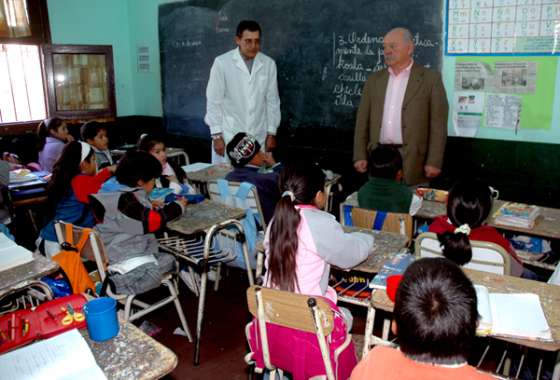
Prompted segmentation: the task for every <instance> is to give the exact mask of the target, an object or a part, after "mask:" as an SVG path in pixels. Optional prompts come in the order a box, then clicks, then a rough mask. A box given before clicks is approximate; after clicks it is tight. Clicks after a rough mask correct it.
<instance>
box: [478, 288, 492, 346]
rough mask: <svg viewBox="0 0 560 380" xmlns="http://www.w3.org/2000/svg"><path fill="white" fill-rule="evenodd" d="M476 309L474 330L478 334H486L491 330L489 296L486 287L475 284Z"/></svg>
mask: <svg viewBox="0 0 560 380" xmlns="http://www.w3.org/2000/svg"><path fill="white" fill-rule="evenodd" d="M474 290H475V291H476V299H477V306H476V307H477V311H478V327H477V328H476V332H477V334H479V335H488V334H490V332H491V331H492V313H491V311H490V298H489V294H488V288H486V286H482V285H475V286H474Z"/></svg>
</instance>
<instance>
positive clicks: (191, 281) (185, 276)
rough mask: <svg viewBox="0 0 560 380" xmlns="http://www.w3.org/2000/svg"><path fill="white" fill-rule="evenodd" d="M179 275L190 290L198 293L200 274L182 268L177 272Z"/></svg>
mask: <svg viewBox="0 0 560 380" xmlns="http://www.w3.org/2000/svg"><path fill="white" fill-rule="evenodd" d="M179 277H180V278H181V280H183V282H184V283H185V285H186V286H187V288H189V290H190V291H191V292H193V293H194V294H196V295H198V285H199V284H200V275H199V274H198V273H194V272H190V271H188V270H182V271H180V272H179Z"/></svg>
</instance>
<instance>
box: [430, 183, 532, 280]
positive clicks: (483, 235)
mask: <svg viewBox="0 0 560 380" xmlns="http://www.w3.org/2000/svg"><path fill="white" fill-rule="evenodd" d="M492 199H493V198H492V191H491V190H490V188H489V187H488V185H486V184H484V183H482V182H480V181H459V182H457V183H456V184H455V185H454V186H453V187H452V188H451V190H450V191H449V195H448V197H447V215H442V216H438V217H437V218H435V219H434V221H433V222H432V224H431V225H430V227H429V231H430V232H435V233H436V234H438V239H439V241H440V242H441V244H442V246H443V255H444V256H445V257H447V258H448V259H450V260H452V261H454V262H455V263H457V264H458V265H463V264H466V263H468V262H469V261H470V260H471V258H472V250H471V244H470V242H469V239H471V240H480V241H487V242H491V243H495V244H498V245H499V246H501V247H503V248H504V249H505V250H506V252H508V253H509V254H510V255H511V260H510V262H511V275H512V276H521V275H522V273H523V272H524V268H523V265H522V264H521V260H520V259H519V258H518V257H517V254H516V253H515V250H514V249H513V247H512V246H511V244H510V243H509V241H507V239H506V238H504V237H503V236H502V235H501V234H500V233H499V232H498V231H497V230H496V229H495V228H494V227H491V226H487V225H485V224H484V223H485V221H486V218H488V215H489V214H490V211H491V210H492ZM526 275H527V276H531V275H532V272H531V271H529V270H527V273H526Z"/></svg>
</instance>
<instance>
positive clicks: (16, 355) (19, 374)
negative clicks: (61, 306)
mask: <svg viewBox="0 0 560 380" xmlns="http://www.w3.org/2000/svg"><path fill="white" fill-rule="evenodd" d="M0 369H1V372H2V378H5V379H10V380H28V379H29V380H31V379H57V380H76V379H79V380H96V379H107V377H106V376H105V374H104V373H103V371H102V370H101V368H99V366H98V365H97V363H96V362H95V358H94V357H93V354H92V353H91V350H90V349H89V346H88V344H87V343H86V341H85V339H84V338H83V337H82V336H81V335H80V333H79V332H78V330H76V329H74V330H70V331H68V332H65V333H63V334H60V335H57V336H55V337H53V338H50V339H46V340H43V341H40V342H37V343H33V344H31V345H29V346H25V347H23V348H20V349H18V350H15V351H11V352H8V353H7V354H4V355H2V356H0Z"/></svg>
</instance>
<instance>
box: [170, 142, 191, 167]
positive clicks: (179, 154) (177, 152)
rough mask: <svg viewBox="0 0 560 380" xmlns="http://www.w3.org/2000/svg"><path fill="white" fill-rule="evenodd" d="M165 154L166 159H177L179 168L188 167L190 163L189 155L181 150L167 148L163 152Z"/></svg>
mask: <svg viewBox="0 0 560 380" xmlns="http://www.w3.org/2000/svg"><path fill="white" fill-rule="evenodd" d="M165 154H166V155H167V158H175V157H177V158H178V161H179V162H178V164H179V167H181V166H184V165H189V164H190V163H191V161H190V160H189V155H188V154H187V153H186V152H185V151H184V150H183V149H181V148H173V147H168V148H167V149H166V150H165ZM181 158H182V161H184V162H180V161H181Z"/></svg>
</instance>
